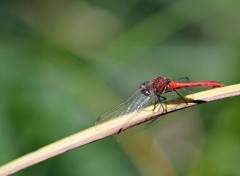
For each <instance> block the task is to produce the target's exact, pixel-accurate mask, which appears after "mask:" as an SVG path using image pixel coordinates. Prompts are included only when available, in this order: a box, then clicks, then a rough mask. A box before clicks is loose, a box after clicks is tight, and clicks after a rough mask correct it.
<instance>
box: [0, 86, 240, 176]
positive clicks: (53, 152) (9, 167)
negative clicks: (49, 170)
mask: <svg viewBox="0 0 240 176" xmlns="http://www.w3.org/2000/svg"><path fill="white" fill-rule="evenodd" d="M238 95H240V84H236V85H232V86H226V87H222V88H216V89H211V90H207V91H203V92H199V93H195V94H191V95H188V96H186V97H184V99H186V101H187V102H188V104H187V105H186V103H185V102H183V101H182V100H180V99H179V100H177V101H174V102H168V103H167V104H165V106H166V107H167V112H166V113H163V112H162V110H161V109H160V110H159V108H155V110H154V111H152V109H153V107H151V106H150V107H147V108H146V109H145V110H142V111H141V112H139V113H138V115H137V116H136V117H134V118H132V119H131V120H130V121H129V123H127V124H126V123H125V122H126V121H124V120H122V119H123V118H125V119H127V118H130V117H131V113H130V114H126V115H124V116H120V117H116V118H114V119H113V120H109V121H107V122H105V123H102V124H99V125H98V126H97V127H96V126H93V127H91V128H88V129H86V130H83V131H81V132H79V133H76V134H74V135H71V136H69V137H66V138H64V139H62V140H59V141H57V142H54V143H52V144H49V145H47V146H45V147H43V148H40V149H39V150H37V151H34V152H32V153H29V154H27V155H25V156H22V157H20V158H18V159H16V160H14V161H12V162H9V163H7V164H5V165H3V166H1V167H0V176H4V175H10V174H13V173H16V172H17V171H20V170H22V169H24V168H27V167H29V166H31V165H34V164H37V163H39V162H41V161H44V160H46V159H48V158H52V157H54V156H57V155H59V154H61V153H64V152H66V151H69V150H72V149H74V148H77V147H80V146H83V145H85V144H88V143H91V142H94V141H97V140H99V139H102V138H105V137H107V136H110V135H112V134H115V133H117V132H118V131H119V129H121V128H122V130H126V129H128V128H131V127H133V126H136V125H138V124H140V123H143V122H146V121H149V120H151V119H154V118H157V117H158V116H161V115H165V114H168V113H170V112H174V111H176V110H179V109H183V108H187V107H190V106H194V105H197V104H199V103H205V102H210V101H214V100H218V99H223V98H227V97H232V96H238Z"/></svg>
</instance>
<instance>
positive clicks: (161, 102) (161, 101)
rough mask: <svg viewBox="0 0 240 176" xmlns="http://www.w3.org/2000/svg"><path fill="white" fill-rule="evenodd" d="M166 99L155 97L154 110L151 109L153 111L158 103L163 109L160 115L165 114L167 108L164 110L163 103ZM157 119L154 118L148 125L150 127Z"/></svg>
mask: <svg viewBox="0 0 240 176" xmlns="http://www.w3.org/2000/svg"><path fill="white" fill-rule="evenodd" d="M166 99H167V98H166V97H163V96H160V95H159V96H157V100H156V102H155V103H154V108H153V111H154V110H155V108H156V106H157V104H158V103H160V107H161V108H162V109H163V112H162V113H167V108H166V105H165V104H164V103H163V101H165V100H166ZM157 118H158V117H156V118H154V119H153V120H152V121H151V122H150V123H149V124H148V125H150V124H151V123H153V122H155V120H157Z"/></svg>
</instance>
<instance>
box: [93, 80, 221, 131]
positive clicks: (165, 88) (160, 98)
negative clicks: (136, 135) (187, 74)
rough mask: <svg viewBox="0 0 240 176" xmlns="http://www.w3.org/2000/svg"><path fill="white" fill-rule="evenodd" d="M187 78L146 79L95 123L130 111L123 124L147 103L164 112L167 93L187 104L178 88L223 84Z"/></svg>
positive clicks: (168, 99) (212, 86)
mask: <svg viewBox="0 0 240 176" xmlns="http://www.w3.org/2000/svg"><path fill="white" fill-rule="evenodd" d="M187 80H188V78H186V79H185V81H176V80H171V79H168V78H166V77H161V76H158V77H156V78H154V79H153V80H151V81H146V82H144V83H142V84H141V85H140V87H139V89H138V90H137V91H136V92H135V93H133V94H132V95H131V96H130V97H128V98H127V99H126V100H125V101H123V102H122V103H120V104H119V105H117V106H116V107H114V108H112V109H110V110H109V111H107V112H106V113H104V114H103V115H101V116H100V117H98V118H97V120H96V122H95V124H96V125H97V124H99V123H102V122H105V121H107V120H110V119H112V118H115V117H119V116H123V115H125V114H128V113H132V116H131V117H129V119H124V120H126V123H125V124H127V122H128V120H131V119H132V118H134V116H136V114H137V113H138V112H139V111H140V110H142V109H144V108H146V107H147V106H149V105H154V109H155V107H156V105H157V104H160V106H161V108H163V111H162V113H166V112H167V108H166V107H165V106H164V103H165V102H167V101H171V100H173V99H172V98H169V97H168V96H167V95H168V94H169V93H174V94H176V95H177V97H179V98H181V99H182V100H183V101H184V102H185V103H186V104H187V101H186V100H185V99H184V98H183V96H182V95H181V94H180V93H179V92H178V90H179V89H183V88H189V87H190V88H191V87H198V86H204V87H211V88H217V87H223V86H224V84H223V83H220V82H217V81H197V82H189V81H187ZM154 109H153V110H154ZM122 129H123V127H121V128H120V129H119V131H118V133H120V132H121V131H122Z"/></svg>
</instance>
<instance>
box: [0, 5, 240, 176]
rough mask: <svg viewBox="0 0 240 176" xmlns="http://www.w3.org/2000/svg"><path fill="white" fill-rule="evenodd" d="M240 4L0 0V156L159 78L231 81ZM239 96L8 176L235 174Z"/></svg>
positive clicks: (73, 128)
mask: <svg viewBox="0 0 240 176" xmlns="http://www.w3.org/2000/svg"><path fill="white" fill-rule="evenodd" d="M239 8H240V3H239V1H236V0H235V1H234V0H232V1H221V0H218V1H217V0H202V1H195V0H181V1H177V0H168V1H167V0H149V1H146V0H129V1H127V0H123V1H107V0H104V1H97V0H86V1H79V0H71V1H66V0H58V1H56V0H52V1H46V0H43V1H40V0H33V1H30V0H23V1H14V0H12V1H1V2H0V84H1V86H0V140H1V142H0V143H1V144H0V153H1V154H0V164H1V165H2V164H4V163H6V162H9V161H11V160H13V159H15V158H17V157H20V156H22V155H24V154H26V153H29V152H31V151H34V150H36V149H38V148H40V147H42V146H44V145H47V144H49V143H51V142H54V141H56V140H58V139H61V138H63V137H66V136H68V135H71V134H73V133H76V132H78V131H81V130H83V129H85V128H87V127H90V126H92V125H94V121H95V119H96V118H97V117H98V116H99V115H101V114H102V113H103V112H104V111H106V110H107V109H108V108H110V107H112V106H115V105H117V104H118V103H119V102H120V101H121V100H122V99H124V97H127V96H128V95H130V94H131V93H132V92H133V91H134V90H135V89H137V87H138V85H139V84H140V83H141V82H143V81H146V80H149V79H152V78H154V77H155V76H157V75H161V76H167V77H169V78H178V77H183V76H188V77H190V78H191V79H192V80H201V79H210V80H217V81H221V82H224V83H225V84H226V85H227V84H234V83H237V82H239V74H240V71H239V65H240V64H239V63H240V62H239V61H240V60H239V58H240V52H239V48H240V11H239ZM239 103H240V100H239V98H238V97H236V98H231V99H226V100H221V101H218V102H213V103H210V104H205V105H201V106H199V107H195V108H192V109H187V110H184V111H181V112H177V113H173V114H171V115H168V116H166V117H164V118H162V120H160V122H159V123H158V124H157V125H155V126H154V127H152V128H150V129H151V131H152V132H149V133H148V132H147V131H146V132H145V131H144V132H143V133H141V134H139V135H135V136H134V137H133V138H131V137H130V138H131V140H126V141H125V142H122V143H118V142H116V140H115V139H113V138H111V137H109V138H107V139H104V140H101V141H98V142H95V143H92V144H90V145H87V146H84V147H82V148H79V149H77V150H74V151H71V152H68V153H66V154H63V155H60V156H58V157H55V158H53V159H50V160H47V161H44V162H42V163H40V164H38V165H35V166H33V167H30V168H27V169H25V170H23V171H21V172H19V173H17V174H15V175H19V176H20V175H51V176H53V175H58V176H60V175H98V176H101V175H114V176H117V175H169V176H171V175H189V176H198V175H205V176H207V175H211V176H213V175H218V176H221V175H232V176H234V175H240V169H239V165H240V150H239V146H240V128H239V125H238V124H239V123H240V119H239V114H240V112H239V111H240V110H239V108H238V105H239Z"/></svg>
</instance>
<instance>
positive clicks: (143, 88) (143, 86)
mask: <svg viewBox="0 0 240 176" xmlns="http://www.w3.org/2000/svg"><path fill="white" fill-rule="evenodd" d="M148 84H149V81H147V82H144V83H142V84H141V85H140V89H141V93H142V94H143V95H145V96H149V95H151V92H150V90H149V87H148Z"/></svg>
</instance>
